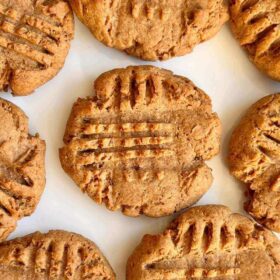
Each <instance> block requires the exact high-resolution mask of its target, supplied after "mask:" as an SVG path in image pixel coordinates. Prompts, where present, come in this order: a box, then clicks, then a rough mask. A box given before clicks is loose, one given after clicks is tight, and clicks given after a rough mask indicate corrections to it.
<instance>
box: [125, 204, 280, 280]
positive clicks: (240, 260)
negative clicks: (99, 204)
mask: <svg viewBox="0 0 280 280" xmlns="http://www.w3.org/2000/svg"><path fill="white" fill-rule="evenodd" d="M279 275H280V242H279V240H278V239H277V237H276V236H274V235H273V233H271V232H270V231H268V230H266V229H264V228H262V227H260V226H258V225H257V224H255V223H254V222H253V221H251V220H250V219H248V218H246V217H245V216H242V215H239V214H235V213H232V212H231V211H230V210H229V208H227V207H225V206H221V205H207V206H198V207H193V208H190V209H189V210H188V211H186V212H185V213H183V214H181V215H180V216H179V217H178V218H177V219H175V220H174V221H173V222H172V223H171V224H170V225H169V226H168V228H167V229H166V230H165V231H164V232H163V233H161V234H158V235H145V236H144V237H143V239H142V241H141V242H140V244H139V245H138V246H137V247H136V249H135V250H134V252H133V253H132V255H131V256H130V257H129V259H128V262H127V274H126V279H127V280H152V279H157V280H173V279H223V280H231V279H238V280H246V279H254V280H263V279H270V280H278V279H279Z"/></svg>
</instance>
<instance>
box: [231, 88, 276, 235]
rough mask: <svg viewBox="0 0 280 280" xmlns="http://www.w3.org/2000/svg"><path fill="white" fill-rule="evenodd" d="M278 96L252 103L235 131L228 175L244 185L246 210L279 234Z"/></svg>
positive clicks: (270, 96) (267, 97) (232, 138)
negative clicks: (247, 189) (246, 199)
mask: <svg viewBox="0 0 280 280" xmlns="http://www.w3.org/2000/svg"><path fill="white" fill-rule="evenodd" d="M279 160H280V94H279V93H278V94H274V95H269V96H266V97H264V98H262V99H261V100H259V101H258V102H257V103H255V104H254V105H253V106H252V107H251V108H250V109H249V110H248V112H247V113H246V115H245V116H244V117H243V118H242V120H241V122H240V124H239V125H238V126H237V128H236V129H235V130H234V132H233V134H232V137H231V141H230V147H229V164H230V171H231V173H232V174H233V175H234V176H235V177H237V178H238V179H239V180H241V181H243V182H245V183H247V185H248V188H249V201H248V202H247V204H246V210H247V211H248V212H249V213H250V214H251V215H252V216H253V217H254V218H256V219H257V220H258V222H260V223H261V224H263V225H265V226H267V227H268V228H270V229H272V230H276V231H279V232H280V203H279V202H280V181H279V180H280V165H279Z"/></svg>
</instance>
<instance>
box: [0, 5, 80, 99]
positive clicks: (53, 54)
mask: <svg viewBox="0 0 280 280" xmlns="http://www.w3.org/2000/svg"><path fill="white" fill-rule="evenodd" d="M73 31H74V22H73V13H72V10H71V7H70V5H69V4H68V2H67V0H37V1H34V0H1V3H0V90H1V91H8V90H9V88H10V89H11V90H12V92H13V94H14V95H28V94H30V93H32V92H33V91H34V90H35V89H36V88H38V87H39V86H41V85H43V84H44V83H46V82H47V81H49V80H50V79H52V78H53V77H54V76H55V75H56V74H57V73H58V71H59V70H60V69H61V68H62V67H63V65H64V61H65V58H66V56H67V54H68V50H69V47H70V41H71V39H72V37H73Z"/></svg>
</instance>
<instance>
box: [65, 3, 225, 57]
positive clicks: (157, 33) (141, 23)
mask: <svg viewBox="0 0 280 280" xmlns="http://www.w3.org/2000/svg"><path fill="white" fill-rule="evenodd" d="M70 3H71V5H72V7H73V10H74V11H75V13H76V15H77V16H78V18H79V19H80V20H81V21H82V22H83V23H84V24H85V25H86V26H87V27H88V28H89V29H90V31H91V32H92V34H93V35H94V36H95V37H96V38H97V40H99V41H100V42H102V43H103V44H105V45H107V46H109V47H113V48H116V49H119V50H121V51H124V52H126V53H127V54H130V55H133V56H137V57H140V58H142V59H145V60H166V59H169V58H171V57H174V56H180V55H184V54H186V53H188V52H191V51H192V49H193V48H194V47H195V46H196V45H197V44H199V43H201V42H203V41H205V40H208V39H210V38H211V37H213V36H214V35H215V34H216V33H217V32H218V31H219V30H220V29H221V27H222V25H223V24H224V23H225V22H226V21H227V19H228V12H227V7H226V5H225V4H224V1H223V0H218V1H217V0H207V1H204V0H196V1H186V0H176V1H174V0H164V1H162V0H144V1H138V0H115V1H88V0H70Z"/></svg>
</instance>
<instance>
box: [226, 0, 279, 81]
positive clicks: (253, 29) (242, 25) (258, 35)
mask: <svg viewBox="0 0 280 280" xmlns="http://www.w3.org/2000/svg"><path fill="white" fill-rule="evenodd" d="M230 16H231V27H232V30H233V33H234V34H235V37H236V38H237V39H238V41H239V42H240V44H241V46H242V47H243V48H244V49H245V50H246V51H247V53H248V54H249V58H250V59H251V61H252V62H253V63H254V64H255V65H256V66H257V67H258V68H259V69H260V70H261V71H263V72H264V73H266V74H267V75H268V76H270V77H271V78H273V79H275V80H278V81H280V5H279V0H231V1H230Z"/></svg>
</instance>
